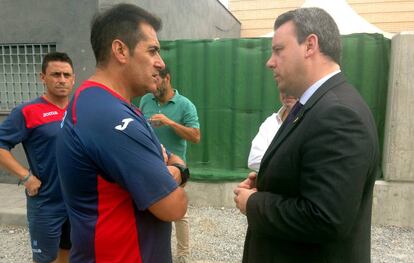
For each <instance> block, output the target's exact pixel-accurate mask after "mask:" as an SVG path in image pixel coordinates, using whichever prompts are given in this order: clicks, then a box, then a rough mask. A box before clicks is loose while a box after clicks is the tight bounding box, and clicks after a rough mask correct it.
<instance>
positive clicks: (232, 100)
mask: <svg viewBox="0 0 414 263" xmlns="http://www.w3.org/2000/svg"><path fill="white" fill-rule="evenodd" d="M342 43H343V54H342V71H343V72H344V73H345V75H346V76H347V77H348V80H349V81H350V82H351V83H352V84H353V85H354V86H355V87H356V88H357V89H358V90H359V92H360V93H361V94H362V96H363V97H364V99H365V100H366V102H367V103H368V105H369V107H370V108H371V110H372V112H373V114H374V117H375V121H376V123H377V126H378V132H379V135H380V142H381V148H382V141H383V136H384V120H385V107H386V101H387V98H386V96H387V85H388V68H389V57H390V45H391V41H390V40H389V39H386V38H384V37H383V36H382V35H379V34H353V35H347V36H343V37H342ZM161 48H162V51H161V55H162V57H163V58H164V60H165V62H166V64H167V65H168V66H169V68H170V70H171V73H172V84H173V86H174V88H176V89H178V90H179V91H180V93H181V94H183V95H184V96H186V97H188V98H189V99H190V100H191V101H192V102H193V103H194V104H195V105H196V107H197V110H198V114H199V117H200V125H201V132H202V139H201V142H200V144H197V145H191V143H190V145H189V149H188V163H189V166H190V168H191V171H192V179H193V180H207V181H212V182H214V181H227V180H240V179H242V178H245V176H246V173H247V165H246V162H247V156H248V153H249V149H250V143H251V140H252V139H253V137H254V136H255V134H256V133H257V131H258V128H259V126H260V124H261V123H262V121H263V120H264V119H265V118H266V117H267V116H268V115H270V114H271V113H272V112H273V111H275V110H277V109H278V108H279V107H280V102H279V99H278V98H279V97H278V91H277V87H276V85H275V82H274V80H273V78H272V74H271V72H270V70H268V69H267V68H266V67H265V63H266V61H267V59H268V58H269V57H270V52H271V39H270V38H249V39H220V40H176V41H162V42H161Z"/></svg>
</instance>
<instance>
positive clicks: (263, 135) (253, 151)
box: [247, 70, 341, 172]
mask: <svg viewBox="0 0 414 263" xmlns="http://www.w3.org/2000/svg"><path fill="white" fill-rule="evenodd" d="M339 72H341V71H340V70H337V71H335V72H332V73H330V74H328V75H326V76H324V77H323V78H321V79H320V80H318V81H317V82H315V83H314V84H313V85H312V86H310V87H309V88H308V89H307V90H306V91H305V92H304V93H303V94H302V96H301V97H300V99H299V101H300V103H301V104H302V105H305V103H306V102H307V101H308V100H309V98H310V97H311V96H312V95H313V94H314V93H315V92H316V91H317V90H318V89H319V88H320V87H321V86H322V84H323V83H325V82H326V81H327V80H328V79H330V78H331V77H332V76H334V75H336V74H338V73H339ZM285 110H286V107H285V106H282V107H281V108H280V109H279V111H278V112H277V113H273V114H272V115H271V116H269V117H268V118H267V119H266V120H265V121H264V122H263V123H262V125H260V128H259V132H258V133H257V134H256V137H254V139H253V141H252V146H251V148H250V153H249V159H248V160H247V166H248V167H249V168H250V169H252V170H254V171H256V172H257V171H259V168H260V163H261V161H262V158H263V155H264V154H265V152H266V150H267V148H268V147H269V145H270V143H271V142H272V140H273V137H275V135H276V133H277V131H278V130H279V128H280V126H282V122H283V121H282V116H283V114H284V112H285Z"/></svg>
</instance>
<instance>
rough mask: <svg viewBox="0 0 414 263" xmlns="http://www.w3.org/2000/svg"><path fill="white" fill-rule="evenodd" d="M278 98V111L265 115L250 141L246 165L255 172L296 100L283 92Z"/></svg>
mask: <svg viewBox="0 0 414 263" xmlns="http://www.w3.org/2000/svg"><path fill="white" fill-rule="evenodd" d="M279 98H280V102H281V103H282V107H280V109H279V111H278V112H275V113H273V114H272V115H270V116H269V117H267V119H266V120H265V121H264V122H263V123H262V124H261V125H260V128H259V132H258V133H257V134H256V136H255V137H254V139H253V141H252V146H251V148H250V153H249V158H248V160H247V166H248V167H249V168H250V169H252V170H254V171H256V172H258V171H259V168H260V162H261V161H262V158H263V155H264V153H265V152H266V150H267V148H268V147H269V145H270V143H271V142H272V140H273V137H275V135H276V133H277V131H278V130H279V128H280V126H281V125H282V122H283V121H284V120H285V119H286V117H287V116H288V114H289V112H290V110H291V109H292V107H293V105H295V103H296V101H297V99H296V98H295V97H293V96H288V95H286V94H285V93H283V92H280V93H279Z"/></svg>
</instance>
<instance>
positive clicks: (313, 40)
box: [304, 34, 319, 58]
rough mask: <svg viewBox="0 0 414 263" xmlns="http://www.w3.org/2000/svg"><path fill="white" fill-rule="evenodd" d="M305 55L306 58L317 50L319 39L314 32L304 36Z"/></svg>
mask: <svg viewBox="0 0 414 263" xmlns="http://www.w3.org/2000/svg"><path fill="white" fill-rule="evenodd" d="M304 44H305V48H306V51H305V57H306V58H308V57H310V56H312V55H313V54H315V53H316V51H317V50H319V39H318V36H317V35H315V34H310V35H309V36H307V37H306V39H305V41H304Z"/></svg>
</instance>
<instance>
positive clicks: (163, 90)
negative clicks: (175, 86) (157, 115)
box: [154, 82, 167, 98]
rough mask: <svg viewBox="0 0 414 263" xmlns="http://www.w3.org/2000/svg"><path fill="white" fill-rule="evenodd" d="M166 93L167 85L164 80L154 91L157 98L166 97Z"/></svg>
mask: <svg viewBox="0 0 414 263" xmlns="http://www.w3.org/2000/svg"><path fill="white" fill-rule="evenodd" d="M166 93H167V85H165V82H163V83H161V85H160V86H158V87H157V90H156V91H155V92H154V96H155V97H156V98H164V96H165V94H166Z"/></svg>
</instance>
